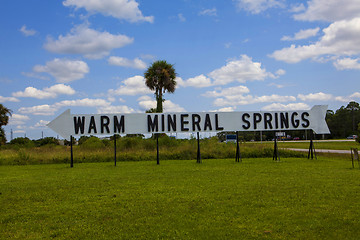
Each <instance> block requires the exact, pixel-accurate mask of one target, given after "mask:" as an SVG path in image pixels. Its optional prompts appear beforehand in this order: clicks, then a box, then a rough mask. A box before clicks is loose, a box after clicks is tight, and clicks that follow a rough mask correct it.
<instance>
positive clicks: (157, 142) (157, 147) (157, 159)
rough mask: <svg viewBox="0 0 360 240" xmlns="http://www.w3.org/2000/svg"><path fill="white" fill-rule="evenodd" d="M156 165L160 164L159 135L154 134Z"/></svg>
mask: <svg viewBox="0 0 360 240" xmlns="http://www.w3.org/2000/svg"><path fill="white" fill-rule="evenodd" d="M156 163H157V165H159V164H160V160H159V134H156Z"/></svg>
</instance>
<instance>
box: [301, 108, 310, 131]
mask: <svg viewBox="0 0 360 240" xmlns="http://www.w3.org/2000/svg"><path fill="white" fill-rule="evenodd" d="M308 116H310V114H309V113H308V112H303V113H302V114H301V120H303V121H304V123H302V124H301V125H302V126H303V127H304V128H307V127H309V126H310V121H309V119H307V117H308Z"/></svg>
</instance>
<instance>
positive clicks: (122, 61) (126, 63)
mask: <svg viewBox="0 0 360 240" xmlns="http://www.w3.org/2000/svg"><path fill="white" fill-rule="evenodd" d="M108 63H109V64H110V65H115V66H120V67H130V68H137V69H146V63H145V62H144V61H142V60H141V59H139V58H135V59H134V60H130V59H127V58H123V57H115V56H111V57H109V59H108Z"/></svg>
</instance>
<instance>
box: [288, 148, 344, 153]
mask: <svg viewBox="0 0 360 240" xmlns="http://www.w3.org/2000/svg"><path fill="white" fill-rule="evenodd" d="M284 149H286V150H291V151H298V152H308V151H309V149H301V148H284ZM315 152H322V153H340V154H351V151H350V150H332V149H315Z"/></svg>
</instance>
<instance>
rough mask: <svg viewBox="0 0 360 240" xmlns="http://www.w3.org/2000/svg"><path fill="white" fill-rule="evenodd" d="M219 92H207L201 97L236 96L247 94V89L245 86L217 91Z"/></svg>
mask: <svg viewBox="0 0 360 240" xmlns="http://www.w3.org/2000/svg"><path fill="white" fill-rule="evenodd" d="M218 90H219V91H216V90H215V91H207V92H206V93H205V94H203V95H202V96H204V97H226V96H236V95H243V94H245V93H249V92H250V90H249V88H247V87H245V86H237V87H229V88H225V89H221V88H220V89H218Z"/></svg>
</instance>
